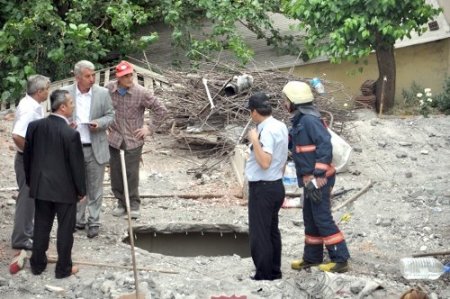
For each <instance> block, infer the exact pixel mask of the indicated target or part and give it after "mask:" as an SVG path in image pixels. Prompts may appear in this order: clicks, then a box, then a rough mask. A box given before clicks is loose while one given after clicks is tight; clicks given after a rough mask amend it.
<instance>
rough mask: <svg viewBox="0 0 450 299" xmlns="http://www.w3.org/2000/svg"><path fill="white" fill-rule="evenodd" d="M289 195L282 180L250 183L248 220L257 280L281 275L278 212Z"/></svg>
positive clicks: (270, 278)
mask: <svg viewBox="0 0 450 299" xmlns="http://www.w3.org/2000/svg"><path fill="white" fill-rule="evenodd" d="M284 196H285V191H284V185H283V183H282V181H281V180H279V181H274V182H256V183H255V182H250V183H249V201H248V219H249V232H250V251H251V255H252V259H253V263H254V264H255V267H256V274H255V279H259V280H273V279H276V278H281V235H280V230H279V229H278V212H279V211H280V208H281V205H282V204H283V201H284Z"/></svg>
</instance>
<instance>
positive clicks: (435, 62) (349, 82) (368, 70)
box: [294, 39, 450, 100]
mask: <svg viewBox="0 0 450 299" xmlns="http://www.w3.org/2000/svg"><path fill="white" fill-rule="evenodd" d="M395 59H396V66H397V82H396V100H399V99H402V95H401V93H402V89H407V90H408V89H409V88H410V87H411V83H412V82H413V81H416V83H417V84H419V85H421V86H423V87H424V88H425V87H428V88H431V89H432V92H433V94H437V93H440V92H441V91H442V87H443V83H444V79H445V78H446V76H447V75H448V76H450V39H445V40H441V41H436V42H431V43H427V44H421V45H416V46H410V47H406V48H400V49H397V50H396V51H395ZM367 60H368V65H363V64H359V65H357V64H354V63H351V62H343V63H341V64H331V63H329V62H321V63H315V64H309V65H303V66H298V67H296V68H295V70H294V73H295V74H296V75H298V76H299V77H306V78H311V77H320V78H322V79H325V80H332V81H339V82H342V83H343V85H344V86H345V88H346V92H347V93H348V94H349V95H352V96H356V95H360V94H361V92H360V87H361V84H362V83H363V82H364V81H365V80H367V79H373V80H375V79H377V78H378V67H377V62H376V57H375V54H371V55H370V56H369V57H368V58H367ZM359 66H363V67H364V70H363V72H362V73H359V72H358V67H359Z"/></svg>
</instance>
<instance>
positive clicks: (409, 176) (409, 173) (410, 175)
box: [405, 171, 412, 179]
mask: <svg viewBox="0 0 450 299" xmlns="http://www.w3.org/2000/svg"><path fill="white" fill-rule="evenodd" d="M405 177H406V178H407V179H409V178H412V173H411V172H409V171H408V172H406V173H405Z"/></svg>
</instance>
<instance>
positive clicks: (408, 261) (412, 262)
mask: <svg viewBox="0 0 450 299" xmlns="http://www.w3.org/2000/svg"><path fill="white" fill-rule="evenodd" d="M400 272H401V273H402V276H403V277H404V278H406V279H426V280H434V279H438V278H439V277H440V276H441V275H442V274H443V273H449V272H450V263H449V264H447V265H445V266H444V265H443V264H442V263H441V262H440V261H438V260H437V259H435V258H434V257H419V258H412V257H405V258H402V259H401V260H400Z"/></svg>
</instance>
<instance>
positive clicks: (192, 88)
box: [155, 64, 350, 156]
mask: <svg viewBox="0 0 450 299" xmlns="http://www.w3.org/2000/svg"><path fill="white" fill-rule="evenodd" d="M164 77H165V78H166V79H167V80H168V81H169V82H170V88H168V89H164V90H163V91H162V92H161V91H158V90H156V91H155V92H156V94H157V95H158V96H159V97H160V98H162V99H164V100H165V101H166V105H167V107H168V109H169V110H170V118H171V119H172V121H169V122H168V123H169V125H168V127H167V128H166V129H167V130H169V131H170V133H171V134H172V135H173V136H174V137H175V138H176V139H177V140H178V141H180V143H179V144H180V146H181V145H184V147H185V148H186V149H189V150H191V151H200V152H203V153H204V155H205V156H210V155H211V154H219V155H221V156H223V155H224V154H227V153H228V152H230V150H231V149H232V148H234V146H235V145H236V144H237V143H239V142H242V141H243V139H245V131H246V128H247V127H248V125H249V124H250V116H249V111H248V110H247V109H246V108H245V103H246V102H247V99H248V97H249V96H250V95H251V94H253V93H255V92H259V91H263V92H265V93H267V94H268V95H269V96H270V98H271V102H272V107H273V115H274V117H276V118H278V119H280V120H282V121H284V122H285V123H286V124H287V125H289V115H288V113H287V112H286V110H285V109H284V107H283V102H284V100H283V98H282V94H281V90H282V89H283V86H284V85H285V84H286V83H287V82H288V81H290V80H298V81H304V82H307V83H309V81H310V78H299V77H295V76H293V75H291V74H289V73H287V72H281V71H275V70H270V71H249V70H246V71H245V73H244V70H243V69H239V68H238V67H234V66H229V65H222V64H210V65H209V64H206V65H203V66H202V67H201V70H198V71H197V72H195V73H192V72H191V73H187V72H177V71H166V72H164ZM323 85H324V86H325V90H326V93H325V94H321V95H319V94H317V93H315V97H316V100H315V104H316V105H317V106H318V107H319V109H320V110H321V111H323V115H324V117H325V118H326V119H328V121H329V122H333V123H334V124H339V123H340V124H342V123H343V122H344V121H345V120H348V119H349V118H350V114H349V112H348V111H347V110H344V109H342V108H340V107H339V106H338V105H336V103H335V97H334V96H335V93H337V92H339V91H340V90H342V89H343V86H342V85H341V84H339V83H338V82H333V81H326V80H323ZM314 92H315V91H314ZM208 93H209V96H208Z"/></svg>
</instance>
